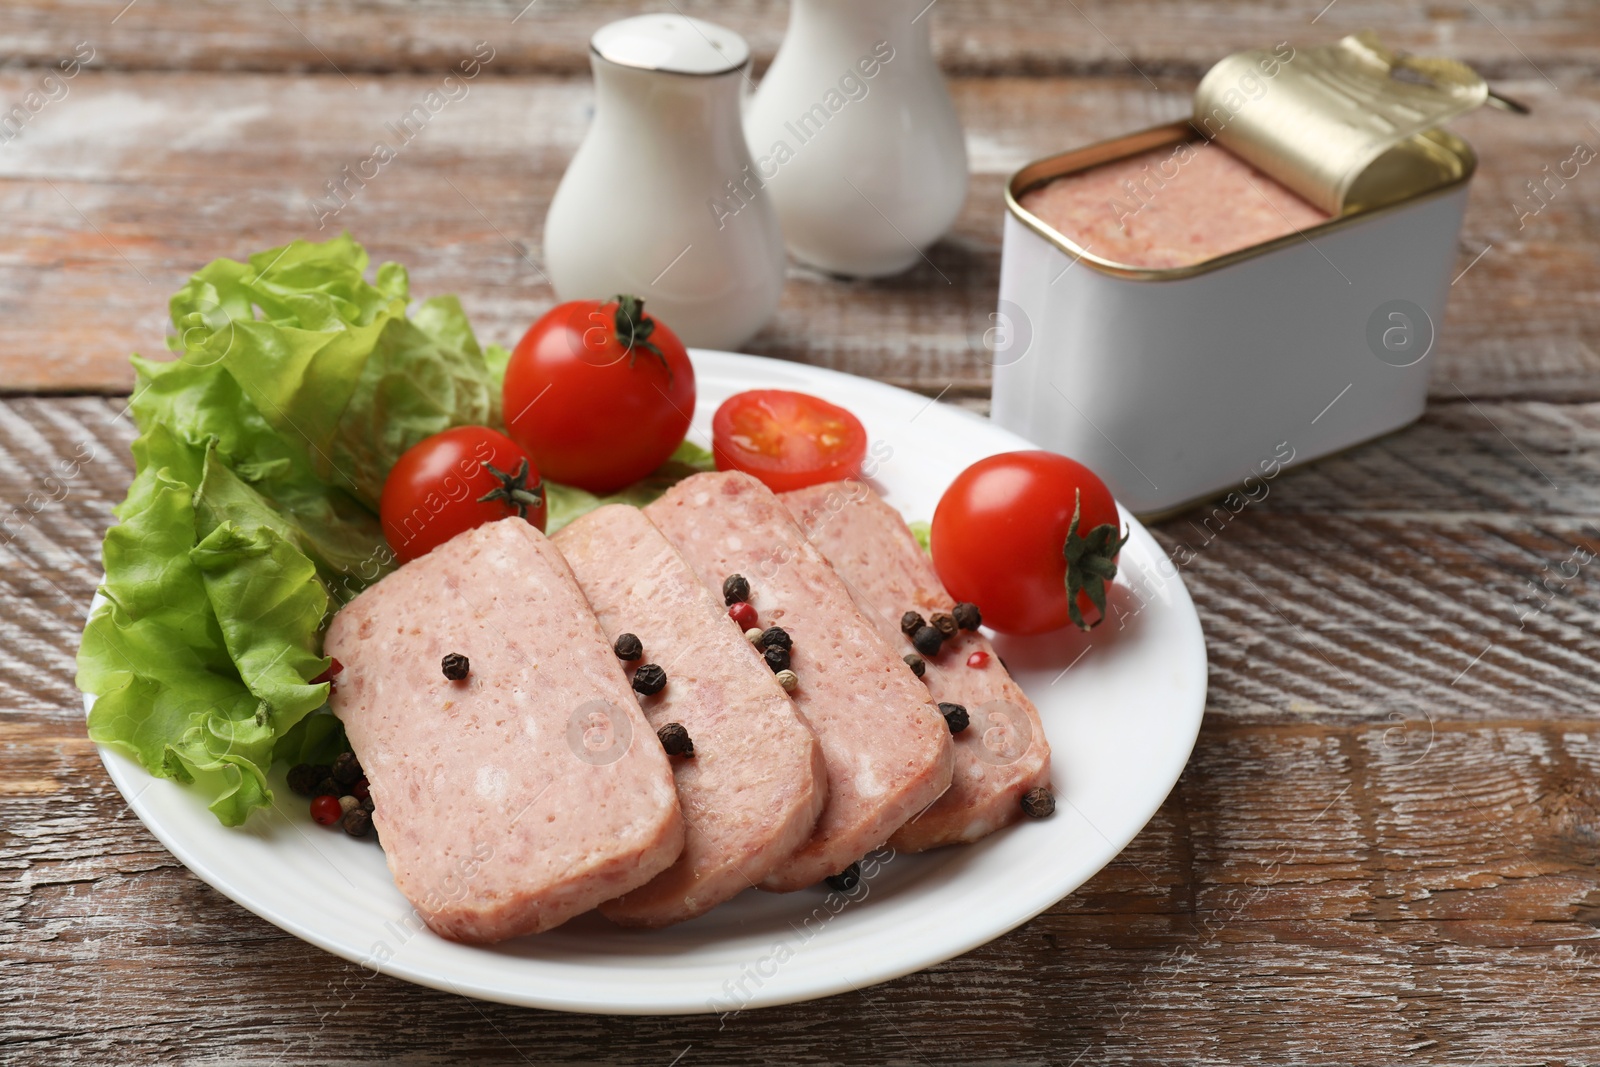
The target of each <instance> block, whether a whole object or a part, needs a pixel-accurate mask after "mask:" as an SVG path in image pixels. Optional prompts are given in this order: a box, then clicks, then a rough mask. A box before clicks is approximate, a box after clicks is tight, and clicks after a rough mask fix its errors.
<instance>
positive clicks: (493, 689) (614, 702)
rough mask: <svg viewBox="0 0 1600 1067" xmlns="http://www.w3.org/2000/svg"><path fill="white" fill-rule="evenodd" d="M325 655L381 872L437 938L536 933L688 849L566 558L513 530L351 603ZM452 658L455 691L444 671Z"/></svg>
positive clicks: (443, 556) (512, 526)
mask: <svg viewBox="0 0 1600 1067" xmlns="http://www.w3.org/2000/svg"><path fill="white" fill-rule="evenodd" d="M326 650H327V654H328V655H330V656H333V657H335V658H336V659H338V660H339V662H340V663H341V664H342V665H343V667H344V670H343V672H342V673H341V674H340V675H339V678H338V685H337V687H336V689H335V692H334V694H333V696H332V697H331V698H330V699H331V702H332V706H333V711H334V714H336V715H337V716H338V717H339V718H340V719H341V720H343V722H344V727H345V732H346V733H347V734H348V735H349V738H350V744H351V747H352V748H353V749H354V750H355V752H356V755H357V756H358V757H359V758H360V760H361V766H362V768H363V769H364V770H365V771H366V774H367V778H368V780H369V782H370V783H371V788H372V799H373V803H374V805H375V808H376V810H375V811H374V812H373V823H374V825H375V826H376V827H377V829H378V833H379V835H380V837H381V839H382V842H383V850H384V854H385V856H386V857H387V859H388V861H389V870H390V871H391V872H392V873H393V874H394V880H395V884H396V885H397V886H398V887H399V888H400V892H401V893H403V894H404V895H405V897H406V899H407V900H409V901H411V903H412V904H413V905H415V907H416V909H417V912H418V913H419V914H420V915H421V916H422V919H423V921H424V922H426V923H427V924H428V926H429V927H431V928H432V929H433V930H434V931H435V932H436V933H438V934H439V935H441V936H443V937H447V938H450V939H452V940H455V941H471V942H491V941H500V940H503V939H505V938H508V937H516V936H518V935H520V934H531V933H538V932H540V931H543V930H548V929H550V928H551V927H553V926H558V925H560V924H561V923H563V922H566V921H567V920H568V919H570V918H572V917H573V916H575V915H578V914H580V913H582V912H585V911H588V910H589V909H591V908H593V907H595V906H596V905H597V904H599V903H600V902H601V901H605V900H611V899H612V898H614V897H617V896H619V895H621V894H623V893H626V892H628V891H629V890H631V889H635V888H637V887H639V886H641V885H644V884H645V883H646V882H648V881H650V880H651V879H652V878H654V877H655V876H656V875H658V874H660V873H661V872H662V871H664V870H666V869H667V868H668V867H670V866H671V865H672V863H673V861H674V860H676V859H677V858H678V854H679V853H680V852H682V851H683V840H684V826H683V818H682V816H681V815H680V813H679V811H678V800H677V792H676V790H675V789H674V788H673V782H672V768H671V767H670V766H669V765H668V763H667V757H666V755H665V754H664V753H663V752H662V750H661V746H660V745H659V744H658V743H656V740H655V737H654V734H653V732H652V731H651V729H650V724H649V723H648V722H647V721H646V720H645V717H644V714H643V713H642V712H641V711H640V710H639V702H638V699H637V698H636V697H635V695H634V693H633V690H632V687H631V686H630V685H629V683H628V679H627V677H626V676H625V675H624V674H623V671H622V668H621V666H620V665H619V664H618V662H617V658H616V656H615V655H613V654H612V651H611V647H610V642H608V641H607V640H606V638H605V635H604V634H602V633H601V631H600V626H599V624H598V623H597V622H596V621H595V617H594V613H593V612H591V611H590V610H589V605H588V603H587V602H586V601H585V600H584V598H583V594H582V593H581V592H580V591H579V589H578V585H577V583H576V582H575V581H574V580H573V577H572V572H571V571H570V570H568V569H567V564H566V561H565V560H564V559H562V558H561V553H560V552H558V551H556V548H555V546H554V545H552V544H550V542H549V541H547V540H546V539H545V537H544V535H543V534H541V533H539V531H538V530H536V529H534V528H533V527H532V526H530V525H528V524H527V523H526V522H524V521H522V520H521V519H517V518H508V519H504V520H502V521H500V522H495V523H491V524H489V525H486V526H480V527H478V528H477V529H474V530H469V531H468V532H466V533H463V534H460V535H459V536H457V537H455V538H452V539H451V540H450V541H448V542H446V543H445V544H443V545H440V546H439V547H438V548H436V549H434V550H433V551H432V552H430V553H428V554H427V555H425V556H423V557H422V558H420V559H418V560H415V561H413V562H411V563H407V564H406V565H405V566H403V567H401V568H400V569H399V570H397V571H395V572H394V573H393V574H390V575H389V576H388V577H386V578H384V579H383V580H382V581H380V582H379V583H378V584H377V585H375V586H373V587H372V588H370V589H368V590H366V591H365V592H363V593H362V594H361V595H360V596H358V597H356V598H355V599H354V600H353V601H351V602H350V603H349V604H348V605H346V606H345V608H344V609H343V610H341V611H340V612H339V614H338V615H336V616H335V617H334V620H333V624H332V625H331V626H330V627H329V628H328V636H327V642H326ZM452 652H455V653H459V654H461V655H464V656H466V657H467V659H468V662H469V664H470V673H469V674H468V676H467V677H466V679H464V680H462V681H458V682H452V681H450V680H448V679H446V678H445V677H444V673H443V671H442V669H441V667H440V660H441V659H443V658H444V657H445V656H446V655H448V654H450V653H452Z"/></svg>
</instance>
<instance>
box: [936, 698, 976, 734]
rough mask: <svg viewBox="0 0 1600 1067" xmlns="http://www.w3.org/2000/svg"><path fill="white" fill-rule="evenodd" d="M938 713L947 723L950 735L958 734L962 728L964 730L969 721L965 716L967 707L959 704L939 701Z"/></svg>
mask: <svg viewBox="0 0 1600 1067" xmlns="http://www.w3.org/2000/svg"><path fill="white" fill-rule="evenodd" d="M939 714H940V715H943V716H944V721H945V722H946V723H948V724H949V726H950V733H951V734H952V735H954V734H959V733H960V732H961V731H962V730H965V729H966V728H967V725H968V723H969V722H970V720H969V719H968V718H967V709H966V708H965V707H964V706H962V705H960V704H951V703H948V702H946V701H940V702H939Z"/></svg>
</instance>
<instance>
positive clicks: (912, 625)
mask: <svg viewBox="0 0 1600 1067" xmlns="http://www.w3.org/2000/svg"><path fill="white" fill-rule="evenodd" d="M927 624H928V623H927V620H926V619H924V618H923V617H922V616H921V615H918V614H917V613H916V612H914V611H908V612H906V613H905V614H904V615H902V616H900V632H901V633H903V634H905V635H906V636H907V637H910V636H911V635H912V634H914V633H916V632H917V631H918V630H920V629H922V628H923V627H924V626H926V625H927Z"/></svg>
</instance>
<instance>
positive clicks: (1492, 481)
mask: <svg viewBox="0 0 1600 1067" xmlns="http://www.w3.org/2000/svg"><path fill="white" fill-rule="evenodd" d="M123 406H124V405H123V402H122V401H120V400H110V399H94V398H78V399H34V400H27V399H18V400H12V401H8V402H6V403H4V404H0V502H4V504H5V507H4V509H0V531H4V532H3V533H0V560H3V561H4V566H0V603H3V604H6V605H8V611H7V612H6V614H5V617H3V618H0V643H3V644H4V646H5V647H7V648H12V649H17V650H18V651H19V653H20V654H19V655H17V656H14V657H9V658H7V659H6V660H5V661H3V662H0V706H3V707H10V708H17V709H25V710H29V711H36V712H39V713H46V712H49V713H51V714H59V715H63V716H65V718H66V720H69V721H70V720H75V719H76V717H77V715H78V714H79V712H78V710H77V702H76V701H77V698H76V696H75V690H74V689H73V687H72V673H73V667H72V656H73V655H74V650H75V648H76V645H77V637H78V633H79V632H80V630H81V629H82V620H83V615H84V612H85V611H86V610H87V606H88V602H89V598H90V596H91V594H92V592H93V589H94V584H95V581H96V580H97V578H98V576H99V544H100V538H101V536H102V534H103V532H104V530H105V527H106V526H107V525H108V524H109V523H110V521H111V514H110V509H111V507H112V505H113V504H115V503H116V502H118V501H119V500H121V498H122V496H123V494H124V493H125V491H126V487H127V483H128V480H129V479H130V478H131V476H132V472H131V469H130V459H129V456H128V454H127V451H126V449H127V444H128V442H129V441H130V440H131V439H132V434H133V428H132V427H131V426H130V425H129V420H128V419H127V418H119V417H118V413H119V412H120V411H121V410H122V408H123ZM1535 467H1537V468H1538V469H1539V470H1542V471H1544V472H1545V474H1546V475H1548V477H1550V478H1551V479H1552V480H1553V481H1552V482H1546V481H1544V480H1543V478H1542V477H1541V476H1539V475H1538V474H1536V473H1535V470H1534V468H1535ZM71 470H75V471H76V473H75V474H72V475H71V476H68V475H67V474H66V473H65V472H67V471H71ZM1597 471H1600V404H1583V405H1577V404H1574V405H1564V406H1561V407H1553V406H1551V405H1545V404H1531V403H1526V402H1498V403H1497V402H1486V403H1484V404H1480V405H1478V406H1476V407H1474V406H1473V405H1470V404H1466V403H1455V404H1441V405H1436V406H1435V407H1434V408H1432V409H1430V411H1429V413H1428V415H1427V416H1426V417H1425V418H1424V419H1423V420H1422V422H1420V423H1419V424H1418V425H1416V426H1415V427H1413V428H1411V429H1409V430H1406V431H1403V432H1402V433H1399V434H1396V435H1393V436H1391V437H1388V438H1385V439H1384V440H1381V441H1378V442H1375V443H1373V444H1371V445H1367V446H1364V447H1362V448H1358V449H1355V450H1353V451H1351V452H1349V453H1346V454H1345V455H1342V456H1338V457H1334V458H1331V459H1328V460H1325V461H1323V462H1321V463H1317V464H1313V465H1311V466H1309V467H1306V468H1304V469H1299V470H1291V471H1289V472H1287V473H1285V474H1283V475H1281V476H1280V477H1279V478H1277V479H1275V480H1273V481H1271V482H1269V483H1266V485H1265V486H1264V488H1263V489H1258V490H1256V491H1255V495H1256V496H1257V497H1258V498H1259V499H1258V500H1257V501H1255V502H1251V503H1248V504H1245V505H1244V506H1242V507H1240V506H1238V505H1237V504H1235V506H1236V507H1237V508H1238V510H1237V512H1236V513H1235V512H1233V511H1229V510H1228V509H1227V508H1226V507H1223V506H1220V505H1219V506H1217V507H1214V508H1207V509H1197V510H1195V511H1193V512H1190V513H1189V514H1187V515H1184V516H1180V517H1178V518H1176V519H1173V520H1170V521H1168V522H1165V523H1162V524H1160V525H1158V526H1157V527H1156V528H1155V533H1156V536H1157V538H1158V539H1159V540H1160V541H1161V543H1162V545H1163V547H1164V548H1165V549H1166V550H1167V551H1168V553H1169V554H1170V555H1171V557H1172V558H1173V560H1174V561H1175V563H1176V564H1178V568H1177V569H1178V570H1179V571H1181V573H1182V575H1183V579H1184V581H1185V582H1186V583H1187V585H1188V587H1189V590H1190V592H1191V593H1192V595H1193V596H1194V599H1195V602H1196V604H1197V606H1198V607H1199V611H1200V618H1201V623H1202V625H1203V626H1204V628H1205V632H1206V638H1207V645H1208V648H1209V651H1210V656H1211V677H1210V687H1211V689H1210V697H1209V709H1210V711H1211V713H1212V714H1213V715H1217V716H1222V717H1225V718H1228V719H1230V720H1242V721H1283V720H1285V719H1286V718H1287V719H1289V720H1292V721H1297V722H1300V721H1305V722H1348V721H1351V720H1367V721H1380V722H1381V721H1390V720H1393V721H1397V722H1414V723H1420V724H1426V723H1429V722H1442V721H1448V720H1462V719H1472V720H1485V721H1488V720H1494V719H1498V718H1503V717H1514V718H1518V719H1527V720H1542V719H1568V718H1582V717H1583V716H1585V715H1588V714H1591V713H1592V710H1593V708H1594V707H1595V706H1596V705H1597V704H1600V572H1597V569H1596V566H1595V565H1593V564H1592V563H1589V562H1586V561H1585V559H1584V556H1583V553H1584V552H1586V553H1590V554H1600V529H1597V528H1596V527H1595V525H1594V523H1593V518H1592V516H1593V515H1594V513H1595V512H1596V511H1597V510H1600V489H1596V488H1595V486H1596V484H1597V482H1600V479H1597V478H1596V472H1597ZM1263 494H1264V495H1263ZM8 516H9V518H8ZM1580 550H1582V551H1581V552H1580ZM1140 595H1143V596H1148V595H1149V590H1144V591H1142V592H1140V591H1137V590H1135V591H1133V592H1129V593H1125V594H1123V595H1122V596H1121V598H1120V599H1119V600H1117V601H1116V602H1115V603H1116V604H1117V606H1118V612H1119V615H1118V619H1117V620H1116V621H1115V623H1114V624H1115V625H1118V626H1136V625H1137V624H1138V609H1139V603H1140V600H1139V596H1140Z"/></svg>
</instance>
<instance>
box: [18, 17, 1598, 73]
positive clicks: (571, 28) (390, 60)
mask: <svg viewBox="0 0 1600 1067" xmlns="http://www.w3.org/2000/svg"><path fill="white" fill-rule="evenodd" d="M647 9H653V10H661V11H678V12H682V13H684V14H688V15H693V16H695V17H698V18H704V19H709V20H711V21H713V22H718V23H721V24H723V25H725V26H728V27H729V28H731V29H734V30H736V31H738V32H739V33H741V34H743V35H744V36H745V37H746V38H747V39H748V40H749V41H750V44H751V46H752V48H753V49H754V51H755V55H756V63H757V66H758V67H762V66H764V65H765V64H766V63H767V62H768V61H769V60H770V59H771V56H772V53H773V52H774V51H775V50H776V48H777V46H778V43H779V42H780V41H781V40H782V37H783V30H784V26H785V24H786V21H787V17H788V14H787V13H788V5H787V4H786V3H782V2H779V0H722V2H716V3H714V2H712V0H673V2H672V3H670V4H667V5H653V6H651V7H650V8H647ZM640 11H641V7H640V5H638V4H635V3H629V2H626V0H582V2H580V0H534V2H532V3H529V2H528V0H362V2H345V3H327V2H324V0H272V2H271V3H222V2H209V3H208V2H204V0H134V2H133V3H131V4H130V3H129V2H128V0H78V2H75V3H68V2H62V0H15V2H13V3H11V4H8V5H7V6H6V7H5V8H4V9H0V53H3V54H6V55H11V56H14V57H16V60H17V61H20V62H24V63H30V64H34V65H43V64H49V63H53V62H55V61H56V60H57V59H58V58H60V57H61V56H64V55H70V54H71V52H72V49H73V47H74V46H76V45H77V44H78V43H79V42H80V41H89V42H91V43H93V45H94V47H95V50H96V55H95V60H94V61H95V63H96V64H99V65H101V66H104V67H108V68H112V69H125V70H174V69H177V70H222V71H291V72H303V73H335V72H337V71H343V72H344V73H347V74H355V73H393V72H396V71H400V72H414V71H444V70H448V69H449V67H450V66H451V65H452V64H453V63H455V62H456V60H457V59H458V58H459V57H460V56H461V55H463V54H464V53H466V52H468V51H470V50H471V48H472V46H473V45H474V44H475V43H476V42H478V41H480V40H481V41H489V42H491V43H492V44H493V45H494V47H495V48H496V50H497V51H498V52H499V53H500V56H501V57H502V58H500V59H498V60H497V63H499V64H500V65H501V67H502V69H503V70H504V71H505V72H507V73H514V74H528V73H573V72H580V71H583V70H587V63H588V60H587V48H588V41H589V36H590V35H591V34H592V33H593V32H594V31H595V30H596V29H598V28H599V27H601V26H603V25H605V24H606V23H607V22H610V21H612V20H614V19H618V18H626V17H628V16H630V15H634V14H638V13H640ZM926 17H928V18H929V19H931V20H932V22H933V38H934V50H935V54H936V55H937V57H938V59H939V62H940V63H941V64H942V65H943V66H944V67H945V68H946V69H947V70H950V71H952V72H954V73H960V74H981V75H994V74H1019V73H1025V74H1107V73H1110V74H1119V75H1120V74H1126V73H1128V72H1129V71H1130V70H1135V69H1137V70H1140V71H1143V72H1144V73H1145V74H1147V75H1149V76H1150V77H1152V78H1159V77H1162V76H1164V75H1168V74H1176V75H1179V76H1182V77H1197V76H1199V74H1201V73H1202V72H1203V71H1205V69H1206V68H1207V67H1209V66H1210V65H1211V64H1212V63H1214V62H1216V60H1217V59H1218V58H1219V57H1220V56H1222V55H1225V54H1226V53H1228V52H1232V51H1237V50H1238V49H1241V48H1255V47H1261V46H1263V45H1268V44H1272V43H1274V42H1277V41H1281V40H1293V41H1296V42H1299V41H1312V42H1320V41H1325V40H1332V39H1333V38H1335V37H1339V36H1343V35H1344V34H1347V33H1354V32H1356V31H1358V30H1361V29H1365V28H1368V27H1374V26H1376V27H1381V28H1382V29H1383V30H1384V32H1385V34H1386V35H1388V36H1389V37H1390V38H1391V39H1392V40H1394V41H1395V43H1396V44H1398V45H1400V46H1402V47H1405V48H1408V49H1411V50H1412V51H1417V52H1441V53H1446V54H1450V55H1453V56H1455V57H1457V58H1459V59H1464V60H1467V61H1469V62H1472V63H1474V64H1475V65H1477V66H1478V67H1479V68H1480V69H1482V70H1483V71H1484V72H1485V73H1486V74H1488V75H1490V76H1492V77H1497V78H1526V77H1529V76H1535V77H1543V76H1548V77H1549V78H1551V79H1552V80H1553V81H1556V82H1557V83H1561V82H1565V81H1569V80H1573V79H1575V78H1581V77H1583V76H1585V75H1588V74H1591V73H1592V72H1593V71H1594V70H1595V68H1596V65H1597V53H1596V51H1595V45H1596V42H1597V40H1600V20H1597V18H1596V16H1595V13H1594V9H1593V7H1592V6H1591V5H1589V4H1587V3H1584V2H1583V0H1539V2H1537V3H1514V2H1510V0H1452V2H1449V3H1423V2H1419V0H1402V2H1390V3H1385V2H1382V0H1339V2H1338V3H1336V4H1329V3H1327V0H1318V2H1307V3H1287V2H1283V0H1275V2H1269V3H1254V4H1251V3H1238V2H1233V0H1194V2H1189V3H1174V2H1171V0H1137V2H1130V0H1074V2H1070V3H1061V2H1059V0H938V5H937V7H935V8H934V9H933V11H932V12H931V13H929V14H928V15H927V16H926Z"/></svg>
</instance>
